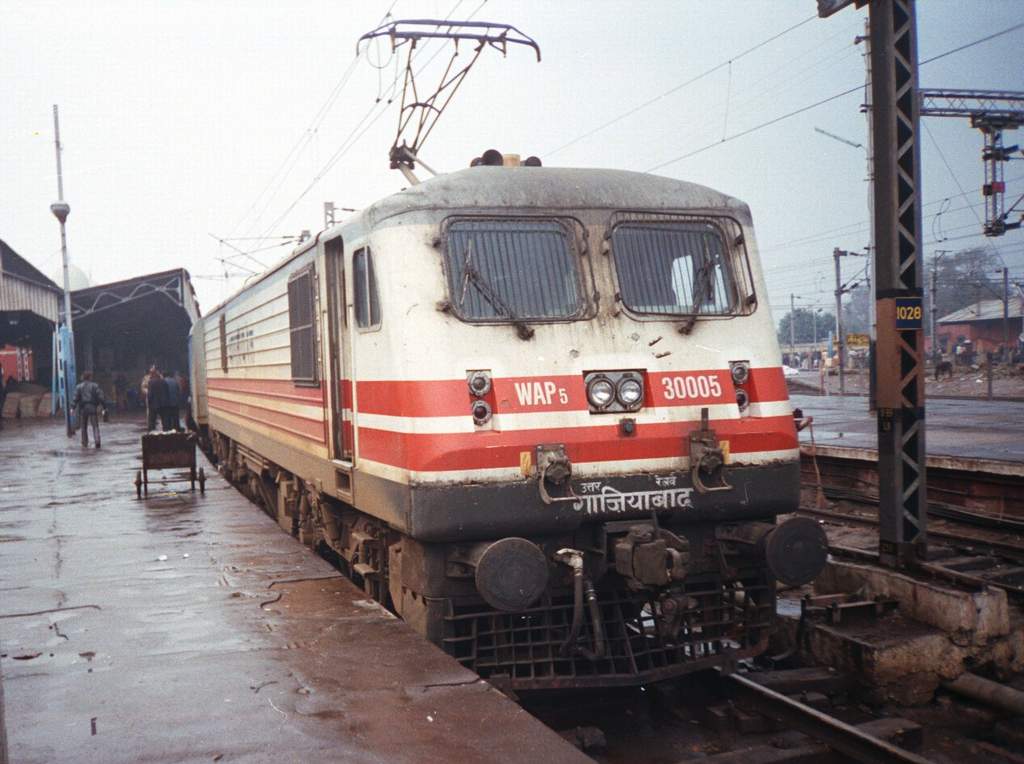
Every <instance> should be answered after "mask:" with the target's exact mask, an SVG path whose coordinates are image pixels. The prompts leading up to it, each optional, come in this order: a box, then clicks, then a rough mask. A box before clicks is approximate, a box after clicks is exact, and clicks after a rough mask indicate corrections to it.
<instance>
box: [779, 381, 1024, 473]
mask: <svg viewBox="0 0 1024 764" xmlns="http://www.w3.org/2000/svg"><path fill="white" fill-rule="evenodd" d="M789 399H790V402H791V403H792V404H793V407H794V408H799V409H802V410H803V412H804V415H805V416H813V417H814V440H815V443H816V444H817V445H818V446H819V447H820V448H823V449H824V451H823V453H830V451H829V449H831V452H832V453H835V454H836V455H837V456H838V455H841V452H842V451H844V450H848V451H850V452H851V455H853V453H852V452H854V451H858V452H862V453H866V452H874V451H876V450H877V447H878V433H877V426H878V425H877V422H876V420H875V417H874V415H873V414H871V413H869V412H868V399H867V398H866V397H864V396H852V395H830V396H825V395H803V394H799V393H792V392H791V393H790V395H789ZM925 423H926V427H927V430H926V446H927V450H928V465H929V466H932V465H933V464H934V466H939V467H943V468H946V469H961V470H967V471H985V472H996V473H998V474H1016V475H1022V476H1024V437H1021V433H1024V403H1020V402H1014V401H987V400H975V399H966V398H960V399H949V398H941V399H934V398H930V399H928V400H927V403H926V409H925ZM800 441H801V443H802V444H803V443H808V442H809V433H808V432H807V431H806V430H805V431H804V432H802V433H800ZM855 458H859V457H855Z"/></svg>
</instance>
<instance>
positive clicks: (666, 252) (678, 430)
mask: <svg viewBox="0 0 1024 764" xmlns="http://www.w3.org/2000/svg"><path fill="white" fill-rule="evenodd" d="M755 252H756V250H755V245H754V238H753V230H752V226H751V218H750V212H749V209H748V208H747V206H746V205H744V204H742V203H741V202H738V201H736V200H734V199H731V198H729V197H727V196H724V195H722V194H720V193H717V192H715V191H712V190H710V189H708V188H704V187H702V186H698V185H694V184H691V183H685V182H682V181H677V180H671V179H667V178H661V177H655V176H651V175H645V174H640V173H631V172H622V171H608V170H589V169H553V168H543V167H537V166H512V167H506V166H487V165H482V166H476V167H471V168H469V169H466V170H462V171H460V172H456V173H452V174H450V175H444V176H440V177H437V178H434V179H432V180H429V181H426V182H424V183H422V184H420V185H416V186H413V187H411V188H409V189H406V190H404V191H402V192H401V193H398V194H395V195H393V196H390V197H388V198H386V199H383V200H381V201H379V202H377V203H376V204H374V205H372V206H371V207H369V208H368V209H366V210H365V211H363V212H362V213H360V214H358V215H355V216H354V217H353V218H352V219H350V220H348V221H346V222H344V223H342V224H340V225H338V226H336V227H334V228H331V229H330V230H327V231H323V232H321V233H320V234H319V235H318V236H317V237H316V238H315V239H314V240H312V241H310V242H307V243H305V244H303V245H302V246H301V247H300V248H299V249H298V250H297V251H296V252H295V253H294V254H292V255H291V256H290V257H288V258H287V259H285V260H284V261H283V262H282V263H280V264H279V265H277V266H276V267H275V268H273V269H272V270H270V271H269V272H268V273H266V274H264V275H263V276H261V277H260V278H259V279H257V280H255V281H253V282H252V283H250V284H249V285H247V286H246V287H245V288H244V289H242V290H241V291H240V292H239V293H238V294H236V295H235V296H234V297H232V298H230V299H229V300H228V301H227V302H225V303H224V304H222V305H220V306H219V307H217V308H216V309H215V310H213V311H212V312H211V313H210V315H208V316H206V317H205V318H204V319H203V320H202V321H201V322H199V323H197V324H196V326H195V327H194V330H193V331H194V333H195V335H194V338H193V339H194V341H193V343H192V347H193V367H192V374H193V385H194V389H195V390H196V393H197V394H196V395H195V396H194V401H195V404H194V405H195V410H194V412H193V414H194V418H195V421H196V422H197V423H198V426H199V427H200V428H201V430H202V432H203V435H204V437H205V439H206V440H207V442H208V443H209V444H210V446H211V448H212V451H213V453H214V454H215V456H216V458H217V459H218V461H219V463H220V465H221V468H222V469H223V471H224V472H225V474H226V475H228V476H229V477H230V478H232V479H233V480H235V481H236V482H239V483H241V484H242V486H243V488H244V489H245V490H247V491H249V492H250V494H251V495H252V497H253V498H254V499H255V500H257V501H259V502H260V503H262V504H263V505H264V507H265V508H266V509H267V511H268V512H270V513H271V514H272V515H274V516H275V517H277V519H278V521H279V522H280V523H281V524H282V525H283V526H284V527H285V528H286V529H287V530H289V531H291V532H293V533H296V534H298V535H300V537H301V538H303V539H304V540H305V541H307V542H308V543H310V544H316V545H320V546H323V547H328V548H330V549H331V550H333V552H334V553H335V554H336V555H337V557H338V559H339V560H340V562H341V563H342V565H343V567H345V568H346V569H347V570H348V571H349V572H350V573H351V575H352V576H353V577H354V578H355V579H356V580H357V581H359V582H361V583H362V584H363V585H364V586H365V587H366V590H367V591H368V592H369V593H370V594H371V595H373V596H374V597H376V598H377V599H379V600H381V601H382V602H385V603H387V604H388V605H389V606H391V607H393V608H394V609H395V611H396V612H398V613H399V614H400V615H401V616H402V617H403V618H405V619H406V620H407V621H409V622H410V623H411V624H412V625H413V626H414V627H415V628H417V629H418V630H419V631H420V632H422V633H423V634H424V635H426V636H427V637H428V638H429V639H431V640H433V641H434V642H436V643H437V644H439V645H442V646H443V647H444V649H445V650H447V651H448V652H449V653H451V654H452V655H454V656H455V657H456V658H457V659H458V660H460V661H461V662H463V663H464V664H465V665H466V666H468V667H470V668H472V669H474V670H476V671H477V672H479V673H480V674H481V675H482V676H485V677H488V678H489V679H490V680H491V681H494V682H498V683H502V682H504V683H505V684H507V685H508V686H510V687H511V688H513V689H540V688H551V687H569V686H576V687H580V686H600V685H609V684H631V683H638V682H645V681H651V680H655V679H659V678H665V677H669V676H674V675H676V674H679V673H682V672H684V671H690V670H693V669H697V668H704V667H708V666H713V665H716V664H720V663H723V662H726V661H731V660H734V659H735V658H738V657H743V656H750V655H754V654H756V653H758V652H759V651H761V650H763V649H764V648H765V646H766V643H767V639H768V635H769V631H770V629H771V627H772V625H773V621H774V615H775V587H776V580H782V581H784V582H786V583H789V584H799V583H803V582H805V581H807V580H810V579H811V578H813V577H814V576H815V575H816V574H817V573H818V571H819V570H820V569H821V567H822V565H823V564H824V559H825V554H826V548H827V547H826V544H825V539H824V534H823V533H822V531H821V530H820V528H819V527H818V526H817V525H816V524H815V523H813V522H811V521H807V520H798V519H790V520H788V521H786V522H783V523H781V524H776V515H779V514H783V513H788V512H791V511H793V510H794V509H795V508H796V506H797V499H798V493H799V464H798V450H797V440H796V433H795V430H794V425H793V420H792V415H791V407H790V405H789V401H788V397H787V393H786V386H785V382H784V379H783V374H782V370H781V368H780V367H779V357H780V355H779V349H778V345H777V342H776V338H775V332H774V329H773V324H772V319H771V316H770V314H769V311H768V310H767V307H766V306H763V305H762V306H759V305H758V300H757V295H758V294H759V293H760V294H763V293H764V291H765V290H764V286H763V279H762V276H761V271H760V264H759V263H758V260H757V258H756V254H755Z"/></svg>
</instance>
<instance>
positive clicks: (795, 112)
mask: <svg viewBox="0 0 1024 764" xmlns="http://www.w3.org/2000/svg"><path fill="white" fill-rule="evenodd" d="M1021 28H1024V22H1022V23H1020V24H1016V25H1014V26H1012V27H1008V28H1007V29H1003V30H1001V31H999V32H996V33H994V34H990V35H987V36H985V37H982V38H979V39H977V40H973V41H971V42H969V43H966V44H964V45H960V46H958V47H956V48H952V49H950V50H947V51H944V52H943V53H939V54H938V55H936V56H932V57H931V58H927V59H925V60H924V61H921V62H919V63H918V66H919V67H920V66H924V65H925V64H929V63H931V62H932V61H938V60H940V59H942V58H945V57H946V56H951V55H953V54H954V53H959V52H961V51H964V50H967V49H968V48H972V47H974V46H975V45H980V44H982V43H985V42H988V41H990V40H994V39H996V38H997V37H1001V36H1002V35H1005V34H1009V33H1010V32H1014V31H1016V30H1018V29H1021ZM865 86H866V83H863V82H862V83H860V84H858V85H857V86H856V87H854V88H850V89H848V90H844V91H842V92H839V93H836V94H834V95H831V96H828V97H826V98H822V99H820V100H818V101H815V102H814V103H810V104H807V105H806V106H802V107H800V108H798V109H793V110H792V111H789V112H787V113H785V114H781V115H779V116H777V117H773V118H772V119H768V120H765V121H764V122H761V123H760V124H757V125H754V126H753V127H751V128H748V129H746V130H742V131H740V132H738V133H735V134H734V135H730V136H727V137H725V138H722V139H721V140H718V141H714V142H712V143H709V144H707V145H705V146H701V147H700V148H697V149H694V150H693V151H689V152H687V153H685V154H681V155H680V156H677V157H673V158H672V159H668V160H666V161H664V162H661V163H659V164H656V165H654V166H652V167H650V168H648V169H647V170H645V172H653V171H655V170H660V169H661V168H663V167H667V166H668V165H670V164H675V163H676V162H681V161H683V160H684V159H689V158H690V157H693V156H696V155H697V154H701V153H703V152H705V151H708V150H710V149H713V148H715V147H716V146H721V145H722V144H724V143H728V142H729V141H733V140H735V139H737V138H742V137H743V136H745V135H750V134H751V133H754V132H757V131H758V130H762V129H764V128H766V127H770V126H772V125H775V124H777V123H779V122H782V121H784V120H787V119H790V118H792V117H795V116H797V115H798V114H803V113H804V112H807V111H810V110H811V109H816V108H818V107H819V106H824V105H825V104H827V103H830V102H832V101H835V100H837V99H839V98H842V97H844V96H847V95H850V94H851V93H855V92H857V91H859V90H862V89H863V88H864V87H865Z"/></svg>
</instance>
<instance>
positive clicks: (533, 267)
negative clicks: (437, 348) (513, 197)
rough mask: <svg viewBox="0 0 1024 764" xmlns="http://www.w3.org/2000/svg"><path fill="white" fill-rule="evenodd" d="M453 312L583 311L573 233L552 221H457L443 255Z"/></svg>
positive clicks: (487, 317)
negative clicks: (572, 242) (571, 240)
mask: <svg viewBox="0 0 1024 764" xmlns="http://www.w3.org/2000/svg"><path fill="white" fill-rule="evenodd" d="M445 257H446V259H447V263H446V264H447V271H448V289H449V292H450V294H451V303H452V305H453V307H454V309H455V312H456V313H457V314H458V315H459V316H460V317H462V318H464V319H467V320H479V321H500V320H503V319H504V320H509V321H520V320H530V319H533V320H537V319H541V320H544V319H559V318H572V317H574V316H576V315H578V314H579V313H580V312H581V311H582V309H583V307H584V306H583V300H582V297H581V291H580V286H579V272H578V270H577V266H576V258H575V257H574V256H573V251H572V246H571V244H570V239H569V232H568V231H567V230H566V228H565V227H564V226H563V225H561V224H560V223H558V222H557V221H554V220H510V219H505V220H458V221H455V222H453V223H451V224H450V225H449V226H448V248H447V251H446V253H445Z"/></svg>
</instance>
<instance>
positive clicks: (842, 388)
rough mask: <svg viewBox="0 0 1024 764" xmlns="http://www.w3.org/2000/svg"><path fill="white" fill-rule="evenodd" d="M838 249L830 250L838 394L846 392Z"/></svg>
mask: <svg viewBox="0 0 1024 764" xmlns="http://www.w3.org/2000/svg"><path fill="white" fill-rule="evenodd" d="M845 254H846V253H845V252H843V251H842V250H841V249H839V247H836V248H835V249H833V250H832V257H833V258H834V259H835V261H836V349H837V351H838V352H837V357H838V358H839V394H840V395H842V394H844V393H845V392H846V375H845V371H844V366H845V359H844V358H843V356H844V355H845V353H844V351H845V350H846V340H845V339H844V337H843V277H842V274H841V273H840V268H839V258H840V257H842V256H843V255H845Z"/></svg>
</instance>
